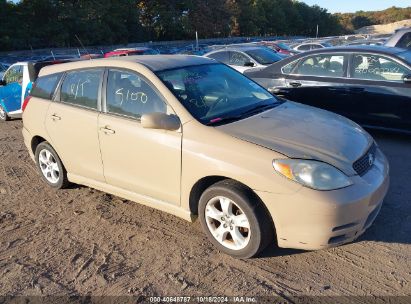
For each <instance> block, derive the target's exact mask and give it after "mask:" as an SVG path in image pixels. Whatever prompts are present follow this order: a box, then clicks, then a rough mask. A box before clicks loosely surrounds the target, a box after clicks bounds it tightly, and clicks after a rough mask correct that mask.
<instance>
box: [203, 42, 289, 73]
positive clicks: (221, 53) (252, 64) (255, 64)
mask: <svg viewBox="0 0 411 304" xmlns="http://www.w3.org/2000/svg"><path fill="white" fill-rule="evenodd" d="M204 56H205V57H208V58H212V59H215V60H217V61H219V62H222V63H225V64H227V65H229V66H231V67H232V68H234V69H236V70H237V71H239V72H241V73H243V72H244V71H245V70H249V69H253V68H254V69H255V68H262V67H266V66H268V65H270V64H273V63H274V62H278V61H280V60H282V59H283V58H284V57H282V56H280V55H278V54H277V53H275V52H274V51H272V50H270V49H268V48H266V47H261V46H233V47H225V48H222V49H218V50H216V51H212V52H209V53H207V54H205V55H204Z"/></svg>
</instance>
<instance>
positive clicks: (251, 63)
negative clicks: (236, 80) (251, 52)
mask: <svg viewBox="0 0 411 304" xmlns="http://www.w3.org/2000/svg"><path fill="white" fill-rule="evenodd" d="M244 66H245V67H251V68H252V67H253V66H254V62H251V61H247V62H246V63H244Z"/></svg>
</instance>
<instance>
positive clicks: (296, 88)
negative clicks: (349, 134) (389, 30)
mask: <svg viewBox="0 0 411 304" xmlns="http://www.w3.org/2000/svg"><path fill="white" fill-rule="evenodd" d="M245 75H246V76H248V77H250V78H252V79H254V80H255V81H256V82H258V83H260V84H261V85H262V86H264V87H265V88H267V89H268V90H269V91H270V92H272V93H274V94H277V95H279V96H283V97H285V98H287V99H290V100H293V101H297V102H301V103H304V104H308V105H312V106H315V107H319V108H323V109H326V110H330V111H333V112H336V113H339V114H341V115H344V116H346V117H348V118H350V119H352V120H354V121H355V122H357V123H359V124H361V125H363V126H364V127H372V128H382V129H389V130H394V131H401V132H406V133H411V51H410V50H405V49H399V48H390V47H383V46H352V47H336V48H324V49H320V50H314V51H310V52H306V53H303V54H299V55H296V56H293V57H290V58H287V59H284V60H282V61H280V62H277V63H274V64H272V65H270V66H268V67H267V68H263V69H258V70H253V71H246V72H245Z"/></svg>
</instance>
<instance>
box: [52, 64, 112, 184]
mask: <svg viewBox="0 0 411 304" xmlns="http://www.w3.org/2000/svg"><path fill="white" fill-rule="evenodd" d="M103 72H104V69H82V70H74V71H70V72H67V73H66V75H65V76H64V77H63V81H62V84H61V86H60V88H59V92H58V93H57V101H54V102H51V104H50V107H49V109H48V112H47V117H46V121H45V124H46V129H47V132H48V134H49V136H50V138H51V144H52V146H53V147H54V149H55V150H56V151H57V153H58V154H59V156H60V158H61V159H62V161H63V164H64V166H65V167H66V169H67V171H68V172H69V174H73V175H77V176H80V177H83V178H88V179H90V180H95V181H101V182H104V174H103V165H102V161H101V154H100V144H99V139H98V129H97V124H98V117H99V113H100V112H99V111H100V108H101V106H100V100H101V93H100V91H101V86H102V79H103Z"/></svg>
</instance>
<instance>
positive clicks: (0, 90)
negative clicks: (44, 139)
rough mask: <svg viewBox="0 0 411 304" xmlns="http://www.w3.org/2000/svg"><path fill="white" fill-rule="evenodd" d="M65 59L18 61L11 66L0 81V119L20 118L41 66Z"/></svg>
mask: <svg viewBox="0 0 411 304" xmlns="http://www.w3.org/2000/svg"><path fill="white" fill-rule="evenodd" d="M61 62H65V61H44V62H18V63H15V64H13V65H11V66H10V68H8V69H7V71H6V72H5V73H4V75H3V78H2V80H1V81H0V120H2V121H6V120H9V118H20V117H21V114H22V106H23V103H24V99H25V97H26V96H27V94H28V93H29V91H30V89H31V86H32V83H33V82H34V81H35V80H36V79H37V76H38V74H39V71H40V69H41V68H43V67H45V66H48V65H52V64H56V63H61Z"/></svg>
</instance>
